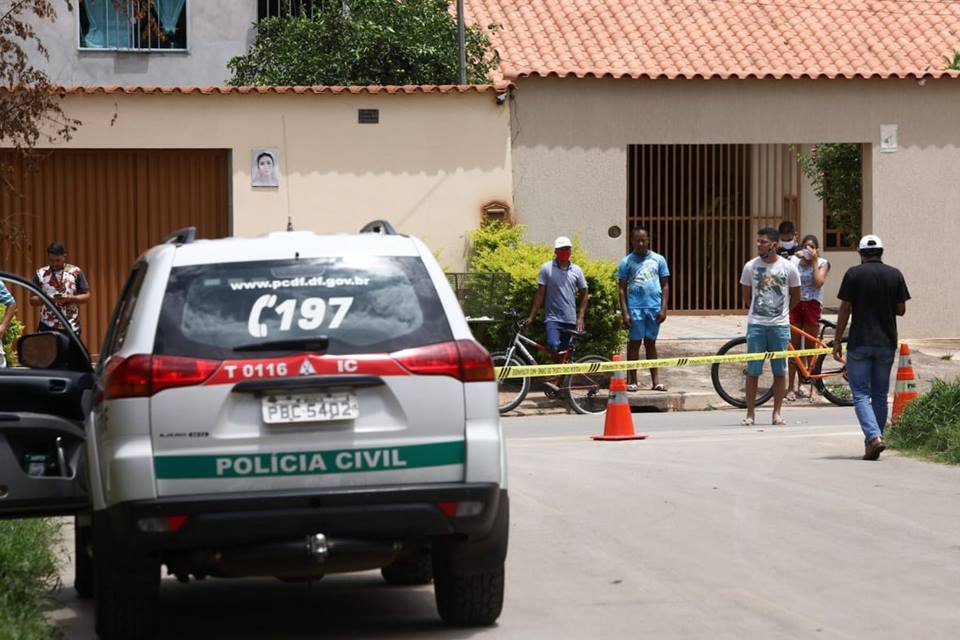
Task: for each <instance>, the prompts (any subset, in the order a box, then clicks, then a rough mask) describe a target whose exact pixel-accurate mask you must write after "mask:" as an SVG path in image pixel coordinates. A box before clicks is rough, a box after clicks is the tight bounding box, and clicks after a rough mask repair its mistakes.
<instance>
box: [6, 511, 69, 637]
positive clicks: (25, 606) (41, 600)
mask: <svg viewBox="0 0 960 640" xmlns="http://www.w3.org/2000/svg"><path fill="white" fill-rule="evenodd" d="M59 544H60V524H59V523H58V522H57V521H56V520H45V519H39V518H34V519H29V520H0V640H8V639H11V640H12V639H14V638H16V639H17V640H40V639H47V638H59V637H60V630H59V628H57V627H56V626H55V625H53V624H51V623H50V622H48V621H47V619H46V618H44V615H43V612H44V610H45V608H46V606H47V604H48V597H49V595H50V592H51V591H52V590H53V589H54V588H55V587H56V586H57V585H58V584H59V578H58V574H57V557H56V548H57V545H59Z"/></svg>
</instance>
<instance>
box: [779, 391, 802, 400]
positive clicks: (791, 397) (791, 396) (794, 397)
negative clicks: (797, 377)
mask: <svg viewBox="0 0 960 640" xmlns="http://www.w3.org/2000/svg"><path fill="white" fill-rule="evenodd" d="M799 397H801V396H800V394H799V393H794V392H793V391H791V392H789V393H788V394H787V395H786V396H785V397H784V398H783V399H784V400H786V401H787V402H796V401H797V398H799Z"/></svg>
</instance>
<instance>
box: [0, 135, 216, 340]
mask: <svg viewBox="0 0 960 640" xmlns="http://www.w3.org/2000/svg"><path fill="white" fill-rule="evenodd" d="M0 166H11V167H12V168H13V172H12V174H11V186H12V187H13V189H10V188H7V187H5V186H0V221H3V223H4V225H5V229H6V233H5V234H4V235H6V236H8V240H7V241H5V242H4V245H3V246H0V268H2V269H3V270H5V271H11V272H14V273H18V274H20V275H22V276H25V277H28V278H29V277H32V275H33V273H34V272H35V271H36V269H37V268H38V267H40V266H43V265H44V264H45V263H46V247H47V244H49V243H50V242H52V241H54V240H57V241H59V242H62V243H63V244H64V245H65V246H66V248H67V260H68V261H69V262H70V263H72V264H76V265H77V266H79V267H80V268H81V269H83V271H84V273H85V274H86V275H87V278H88V279H89V281H90V290H91V292H92V296H91V299H90V302H89V304H87V305H83V306H81V308H80V309H81V311H80V324H81V327H82V328H83V339H84V342H85V343H86V344H87V347H88V348H89V349H90V352H91V353H98V352H99V350H100V341H101V340H102V338H103V335H104V333H105V331H106V328H107V324H108V322H109V320H110V314H111V312H112V310H113V306H114V303H115V302H116V296H117V295H118V294H119V291H120V287H121V286H122V284H123V282H124V280H125V278H126V276H127V273H128V272H129V270H130V267H131V266H132V265H133V262H134V260H136V258H137V256H139V255H140V254H141V253H142V252H143V251H145V250H146V249H148V248H149V247H151V246H152V245H154V244H156V243H157V242H159V241H160V240H162V239H163V238H164V237H165V236H167V235H168V234H169V233H170V232H172V231H174V230H176V229H178V228H181V227H187V226H195V227H196V228H197V236H198V237H206V238H216V237H222V236H225V235H228V234H229V231H230V229H229V198H230V193H229V158H228V152H227V151H226V150H219V149H213V150H211V149H162V150H56V151H52V152H50V153H49V155H46V156H45V157H42V159H41V160H40V162H39V164H38V166H37V167H36V168H35V169H34V170H30V169H28V168H27V167H25V166H24V164H23V162H22V160H21V159H20V157H19V156H18V155H17V154H15V153H14V152H12V151H10V150H0ZM11 236H12V237H11ZM15 293H16V294H17V304H18V306H19V311H18V313H17V316H18V318H19V319H20V320H21V321H23V322H24V324H26V326H27V329H28V330H34V328H35V327H36V324H37V314H36V310H35V309H33V308H32V307H30V306H29V304H27V301H26V300H25V299H23V295H22V293H21V292H15Z"/></svg>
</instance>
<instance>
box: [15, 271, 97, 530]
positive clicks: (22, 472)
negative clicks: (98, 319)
mask: <svg viewBox="0 0 960 640" xmlns="http://www.w3.org/2000/svg"><path fill="white" fill-rule="evenodd" d="M0 283H2V284H3V285H5V287H6V289H7V290H8V291H9V292H10V293H12V294H14V295H16V296H17V297H18V298H19V299H20V300H21V301H23V302H24V303H26V302H27V301H28V300H29V298H30V296H31V295H33V296H37V297H39V298H40V300H41V301H42V303H43V304H45V305H47V306H48V307H49V308H50V309H52V310H53V313H54V314H55V315H56V316H57V318H58V319H59V320H60V322H61V324H62V325H63V326H65V327H69V326H70V325H69V323H68V322H67V319H66V318H65V317H64V316H63V314H62V313H61V312H60V310H59V308H58V307H57V306H56V305H55V304H54V303H53V301H52V300H51V299H50V298H48V297H47V296H45V295H44V294H43V292H42V291H41V290H40V289H39V288H38V287H37V286H35V285H34V284H33V283H31V282H30V281H29V280H25V279H23V278H21V277H20V276H16V275H13V274H9V273H5V272H2V271H0ZM0 294H3V290H0ZM0 297H6V296H0ZM7 299H9V298H8V297H7ZM2 318H3V313H2V312H0V321H2ZM30 329H31V327H25V328H24V332H23V337H21V338H20V340H19V341H18V343H16V344H15V345H12V348H10V349H8V352H7V353H5V354H4V355H5V359H6V365H7V366H5V367H0V518H23V517H32V516H54V515H69V514H74V513H77V512H80V511H84V510H86V509H88V508H89V506H90V505H89V496H88V490H87V470H86V452H85V445H86V432H85V428H84V423H85V418H86V416H87V414H88V413H89V411H90V408H91V407H92V405H93V392H94V375H93V369H92V366H91V363H90V356H89V354H88V353H87V350H86V348H85V347H84V346H83V344H82V343H81V342H80V340H79V338H77V336H76V335H75V334H74V333H73V332H72V331H68V332H65V333H54V332H44V333H30ZM10 351H15V353H10Z"/></svg>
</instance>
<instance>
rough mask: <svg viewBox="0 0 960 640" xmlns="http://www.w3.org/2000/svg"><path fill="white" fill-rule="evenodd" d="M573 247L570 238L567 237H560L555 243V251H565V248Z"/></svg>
mask: <svg viewBox="0 0 960 640" xmlns="http://www.w3.org/2000/svg"><path fill="white" fill-rule="evenodd" d="M572 246H573V243H572V242H570V238H568V237H567V236H560V237H559V238H557V239H556V240H554V241H553V248H554V249H563V248H564V247H572Z"/></svg>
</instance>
